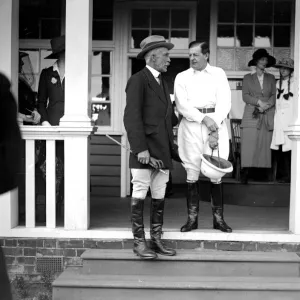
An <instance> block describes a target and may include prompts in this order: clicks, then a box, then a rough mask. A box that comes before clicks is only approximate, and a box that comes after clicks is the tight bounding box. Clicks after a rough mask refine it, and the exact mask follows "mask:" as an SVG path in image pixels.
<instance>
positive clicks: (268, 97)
mask: <svg viewBox="0 0 300 300" xmlns="http://www.w3.org/2000/svg"><path fill="white" fill-rule="evenodd" d="M275 63H276V59H275V58H274V57H273V56H271V55H269V53H268V52H267V51H266V50H265V49H258V50H256V51H255V52H254V53H253V58H252V60H251V61H250V62H249V63H248V66H249V67H250V66H254V67H255V70H254V72H253V73H251V74H247V75H245V77H244V79H243V101H244V102H245V104H246V105H245V109H244V115H243V119H242V123H241V165H242V168H243V177H242V180H243V181H244V183H246V182H247V178H248V168H271V149H270V145H271V141H272V134H273V128H274V113H275V96H276V81H275V77H274V76H273V75H272V74H268V73H266V72H265V69H266V68H269V67H271V66H273V65H274V64H275Z"/></svg>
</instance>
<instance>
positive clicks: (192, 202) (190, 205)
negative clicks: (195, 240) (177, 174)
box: [180, 181, 200, 232]
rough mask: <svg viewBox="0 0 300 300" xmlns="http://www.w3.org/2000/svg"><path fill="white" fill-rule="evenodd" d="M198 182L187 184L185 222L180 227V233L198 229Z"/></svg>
mask: <svg viewBox="0 0 300 300" xmlns="http://www.w3.org/2000/svg"><path fill="white" fill-rule="evenodd" d="M198 184H199V183H198V181H196V182H193V183H189V182H188V183H187V198H186V201H187V209H188V219H187V222H186V223H185V224H184V225H183V226H182V227H181V229H180V231H181V232H187V231H191V230H193V229H197V228H198V213H199V197H200V196H199V185H198Z"/></svg>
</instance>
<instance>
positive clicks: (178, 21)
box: [171, 10, 190, 28]
mask: <svg viewBox="0 0 300 300" xmlns="http://www.w3.org/2000/svg"><path fill="white" fill-rule="evenodd" d="M189 15H190V14H189V11H188V10H172V11H171V27H172V28H189V21H190V20H189Z"/></svg>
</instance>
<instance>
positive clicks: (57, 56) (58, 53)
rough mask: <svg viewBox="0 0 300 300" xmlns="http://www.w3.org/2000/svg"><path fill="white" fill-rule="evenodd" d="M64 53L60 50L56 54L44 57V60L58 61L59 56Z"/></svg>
mask: <svg viewBox="0 0 300 300" xmlns="http://www.w3.org/2000/svg"><path fill="white" fill-rule="evenodd" d="M63 52H65V50H61V51H58V52H52V53H51V54H49V55H48V56H46V57H44V59H58V58H59V56H60V54H61V53H63Z"/></svg>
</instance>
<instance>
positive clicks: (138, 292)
mask: <svg viewBox="0 0 300 300" xmlns="http://www.w3.org/2000/svg"><path fill="white" fill-rule="evenodd" d="M151 264H152V263H151ZM53 299H54V300H59V299H63V300H69V299H70V300H79V299H80V300H83V299H84V300H88V299H105V300H122V299H124V300H125V299H128V300H129V299H130V300H135V299H139V300H141V299H143V300H153V299H155V300H166V299H172V300H182V299H188V300H194V299H195V300H196V299H197V300H199V299H201V300H206V299H207V300H208V299H209V300H211V299H214V300H225V299H230V300H240V299H243V300H250V299H251V300H253V299H256V300H260V299H261V300H262V299H264V300H279V299H280V300H283V299H284V300H296V299H297V300H298V299H300V278H289V277H241V276H238V277H226V276H225V277H224V276H221V277H220V276H210V277H198V276H197V277H195V276H162V275H152V276H150V275H128V276H124V275H99V274H84V273H82V270H81V269H80V268H77V269H75V268H74V269H73V268H69V269H67V270H66V271H65V272H64V273H62V274H61V275H60V276H59V277H58V278H57V279H56V280H55V281H54V283H53Z"/></svg>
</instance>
